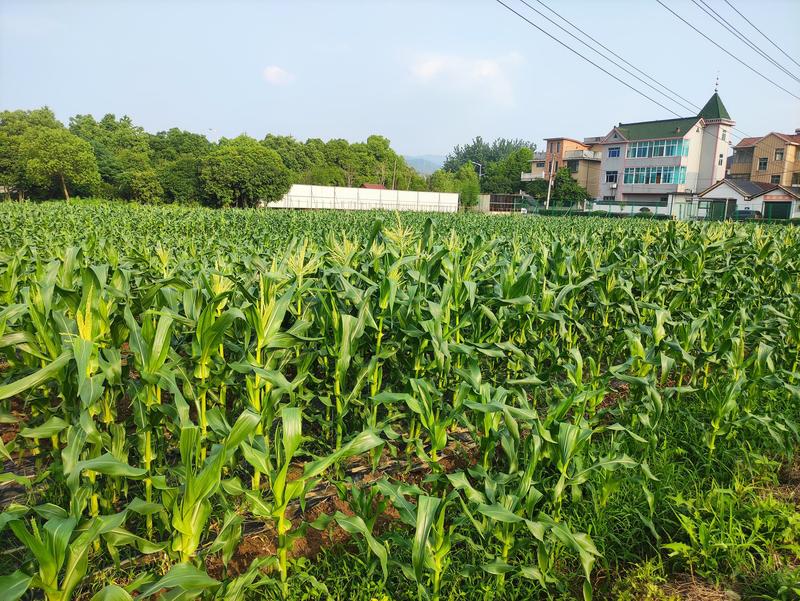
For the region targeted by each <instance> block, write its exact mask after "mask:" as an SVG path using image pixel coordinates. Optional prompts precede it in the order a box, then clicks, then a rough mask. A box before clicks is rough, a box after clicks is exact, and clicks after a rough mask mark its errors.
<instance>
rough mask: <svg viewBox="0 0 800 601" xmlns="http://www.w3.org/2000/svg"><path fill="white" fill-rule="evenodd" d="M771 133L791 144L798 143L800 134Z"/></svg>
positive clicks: (799, 142)
mask: <svg viewBox="0 0 800 601" xmlns="http://www.w3.org/2000/svg"><path fill="white" fill-rule="evenodd" d="M772 133H774V134H775V135H776V136H778V137H779V138H780V139H781V140H783V141H784V142H790V143H792V144H800V135H798V134H779V133H778V132H772Z"/></svg>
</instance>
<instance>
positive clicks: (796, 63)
mask: <svg viewBox="0 0 800 601" xmlns="http://www.w3.org/2000/svg"><path fill="white" fill-rule="evenodd" d="M725 2H726V4H727V5H728V6H730V7H731V8H732V9H733V10H735V11H736V14H738V15H739V16H740V17H741V18H742V19H744V20H745V21H747V22H748V23H749V24H750V27H752V28H753V29H755V30H756V31H757V32H758V33H760V34H761V35H762V36H763V37H764V39H765V40H767V41H768V42H769V43H770V44H772V45H773V46H775V48H777V49H778V50H780V51H781V52H782V53H783V55H784V56H785V57H786V58H788V59H789V60H790V61H792V62H793V63H794V64H795V65H797V66H798V67H800V63H798V62H797V61H796V60H794V59H793V58H792V57H791V56H789V55H788V54H786V52H785V51H784V49H783V48H781V47H780V46H778V45H777V44H776V43H775V42H773V41H772V39H771V38H770V37H768V36H767V34H765V33H764V32H763V31H761V30H760V29H759V28H758V27H756V26H755V24H754V23H753V22H752V21H751V20H750V19H748V18H747V17H745V16H744V15H743V14H742V13H741V12H740V11H739V9H738V8H736V7H735V6H734V5H733V4H731V3H730V2H729V1H728V0H725Z"/></svg>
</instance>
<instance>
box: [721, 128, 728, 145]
mask: <svg viewBox="0 0 800 601" xmlns="http://www.w3.org/2000/svg"><path fill="white" fill-rule="evenodd" d="M727 138H728V132H726V131H725V130H724V129H723V130H722V141H723V142H724V141H725V140H726V139H727Z"/></svg>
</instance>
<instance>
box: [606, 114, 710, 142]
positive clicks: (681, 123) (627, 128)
mask: <svg viewBox="0 0 800 601" xmlns="http://www.w3.org/2000/svg"><path fill="white" fill-rule="evenodd" d="M699 120H700V117H685V118H683V119H663V120H661V121H641V122H639V123H620V124H619V125H618V126H617V129H618V130H619V131H620V133H621V134H622V135H623V136H625V138H626V139H628V140H631V141H633V140H653V139H656V138H682V137H683V136H685V135H686V134H687V133H688V132H689V130H690V129H692V127H694V124H695V123H697V122H698V121H699Z"/></svg>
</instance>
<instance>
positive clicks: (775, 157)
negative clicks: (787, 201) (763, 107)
mask: <svg viewBox="0 0 800 601" xmlns="http://www.w3.org/2000/svg"><path fill="white" fill-rule="evenodd" d="M728 177H730V178H731V179H736V180H750V181H754V182H762V183H766V184H775V185H778V186H800V129H796V130H795V133H794V134H782V133H778V132H771V133H769V134H767V135H766V136H762V137H760V138H759V137H755V138H742V140H741V141H740V142H739V143H738V144H737V145H736V146H734V148H733V162H732V163H731V170H730V175H729V176H728Z"/></svg>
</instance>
